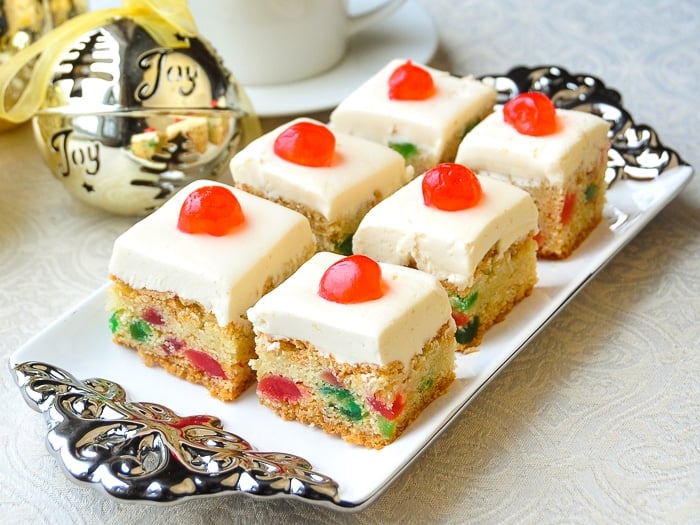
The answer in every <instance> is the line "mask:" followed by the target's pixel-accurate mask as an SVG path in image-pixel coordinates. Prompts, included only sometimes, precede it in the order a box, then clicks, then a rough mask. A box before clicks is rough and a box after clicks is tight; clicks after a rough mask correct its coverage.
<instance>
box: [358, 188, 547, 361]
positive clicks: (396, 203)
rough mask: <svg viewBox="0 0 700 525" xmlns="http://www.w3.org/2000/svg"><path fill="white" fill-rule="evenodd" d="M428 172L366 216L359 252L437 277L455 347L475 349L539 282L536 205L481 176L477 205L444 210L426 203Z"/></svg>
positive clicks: (360, 229) (522, 194)
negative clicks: (446, 301) (447, 304)
mask: <svg viewBox="0 0 700 525" xmlns="http://www.w3.org/2000/svg"><path fill="white" fill-rule="evenodd" d="M424 177H425V174H423V175H421V176H419V177H418V178H416V179H415V180H413V181H411V182H410V183H409V184H407V185H406V186H405V187H403V188H402V189H400V190H399V191H397V192H396V193H394V194H393V195H392V196H391V197H389V198H387V199H385V200H384V201H383V202H381V203H380V204H379V205H377V206H376V207H375V208H373V209H372V210H371V211H370V212H369V213H368V214H367V215H366V216H365V218H364V219H363V220H362V222H361V223H360V226H359V227H358V229H357V232H356V233H355V236H354V238H353V251H354V252H355V253H359V254H365V255H367V256H369V257H372V258H373V259H376V260H377V261H382V262H387V263H392V264H400V265H404V266H409V267H414V268H417V269H419V270H423V271H425V272H428V273H430V274H432V275H434V276H435V277H437V278H438V279H439V280H440V282H441V284H442V285H443V287H444V288H445V290H446V291H447V293H448V295H449V298H450V303H451V305H452V312H453V313H452V315H453V317H454V319H455V322H456V324H457V330H456V332H455V338H456V341H457V349H458V351H460V352H464V353H467V352H472V351H475V350H477V349H478V347H479V344H480V343H481V340H482V338H483V335H484V332H485V331H486V330H487V329H488V328H489V327H491V326H492V325H493V324H495V323H497V322H499V321H501V320H502V319H503V318H504V317H505V316H506V314H507V313H508V312H509V311H510V310H511V309H512V308H513V306H514V305H515V304H516V303H517V302H519V301H520V300H521V299H523V298H524V297H526V296H527V295H529V294H530V292H531V291H532V288H533V287H534V285H535V283H536V281H537V270H536V263H537V257H536V243H535V241H534V239H533V237H534V235H535V234H536V232H537V209H536V208H535V205H534V203H533V202H532V199H531V198H530V196H529V195H528V194H527V193H526V192H525V191H523V190H520V189H518V188H516V187H514V186H511V185H510V184H507V183H504V182H501V181H497V180H495V179H491V178H488V177H477V179H478V181H479V183H480V186H481V190H482V192H483V194H482V196H481V199H480V200H479V202H478V204H476V205H474V206H472V207H469V208H466V209H460V210H455V211H445V210H442V209H438V208H435V207H432V206H428V205H426V204H425V202H424V196H423V191H422V182H423V178H424Z"/></svg>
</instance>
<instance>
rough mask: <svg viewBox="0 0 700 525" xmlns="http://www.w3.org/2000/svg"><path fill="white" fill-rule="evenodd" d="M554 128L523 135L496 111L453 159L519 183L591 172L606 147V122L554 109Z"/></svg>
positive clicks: (551, 180)
mask: <svg viewBox="0 0 700 525" xmlns="http://www.w3.org/2000/svg"><path fill="white" fill-rule="evenodd" d="M556 114H557V131H556V132H555V133H553V134H551V135H543V136H539V137H534V136H530V135H523V134H521V133H518V131H517V130H516V129H515V128H514V127H513V126H511V125H510V124H507V123H506V122H505V121H504V120H503V112H502V111H501V110H498V111H496V112H494V113H493V114H491V115H490V116H489V117H488V118H486V119H484V120H483V121H482V122H481V123H480V124H478V125H477V126H476V127H475V128H474V129H472V130H471V131H470V132H469V133H467V135H466V136H465V137H464V139H463V140H462V143H461V144H460V146H459V150H458V151H457V157H456V160H455V162H458V163H460V164H464V165H465V166H468V167H470V168H471V169H473V170H475V171H476V170H478V171H482V170H484V171H488V172H492V173H494V174H500V175H502V176H505V177H507V178H508V179H510V180H512V181H518V184H519V185H528V184H530V185H532V184H536V185H539V184H540V183H541V182H542V181H543V180H547V181H549V183H550V184H552V185H557V186H561V185H563V184H565V183H566V182H567V181H568V180H569V179H571V177H573V176H574V175H575V174H576V173H577V172H580V171H583V172H588V171H590V170H592V169H593V168H594V167H595V166H596V165H597V164H598V163H599V162H600V160H601V158H604V155H605V153H606V152H607V149H608V127H609V125H608V123H607V122H606V121H605V120H604V119H602V118H600V117H598V116H596V115H592V114H590V113H584V112H582V111H575V110H565V109H557V110H556Z"/></svg>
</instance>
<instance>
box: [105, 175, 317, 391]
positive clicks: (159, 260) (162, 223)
mask: <svg viewBox="0 0 700 525" xmlns="http://www.w3.org/2000/svg"><path fill="white" fill-rule="evenodd" d="M206 187H222V188H226V189H228V190H229V191H230V192H231V193H232V194H233V195H234V196H235V197H236V199H237V201H238V202H239V204H240V207H241V210H242V212H243V216H244V222H243V223H242V224H240V225H238V226H237V227H236V228H235V229H233V230H232V231H230V232H228V233H226V234H225V235H221V236H215V235H210V234H208V233H186V232H184V231H180V229H178V226H177V224H178V218H179V214H180V209H181V207H182V205H183V202H184V201H185V199H186V198H187V197H188V196H189V195H190V194H191V193H193V192H194V191H196V190H198V189H200V188H206ZM314 249H315V247H314V239H313V235H312V233H311V228H310V226H309V223H308V221H307V220H306V219H305V218H304V217H303V216H302V215H300V214H298V213H296V212H294V211H292V210H288V209H287V208H284V207H282V206H279V205H277V204H274V203H271V202H269V201H266V200H264V199H260V198H258V197H255V196H254V195H249V194H247V193H245V192H243V191H240V190H236V189H235V188H232V187H230V186H227V185H224V184H220V183H216V182H213V181H205V180H201V181H196V182H193V183H191V184H189V185H188V186H186V187H185V188H183V189H182V190H180V191H179V192H178V193H176V194H175V195H174V196H173V197H172V198H171V199H170V200H169V201H168V202H166V203H165V204H164V205H163V206H162V207H161V208H159V209H158V210H156V211H155V212H154V213H153V214H151V215H149V216H148V217H146V218H144V219H142V220H141V221H139V222H137V223H136V224H135V225H134V226H132V227H131V228H130V229H128V230H127V231H126V232H125V233H123V234H122V235H121V236H120V237H118V238H117V240H116V241H115V243H114V248H113V252H112V257H111V259H110V262H109V274H110V278H111V279H112V281H113V285H112V286H111V287H110V289H109V292H108V301H107V303H108V304H107V308H108V311H109V312H110V314H111V318H110V326H111V329H112V333H113V339H114V341H115V342H117V343H119V344H121V345H124V346H126V347H129V348H132V349H135V350H137V351H138V353H139V355H140V356H141V357H142V358H143V360H144V361H145V363H146V364H148V365H159V366H161V367H163V368H164V369H165V370H167V371H168V372H170V373H172V374H174V375H176V376H179V377H181V378H183V379H186V380H188V381H191V382H194V383H198V384H202V385H204V386H205V387H206V388H207V389H208V390H209V392H210V393H211V394H212V395H213V396H215V397H217V398H219V399H222V400H225V401H228V400H232V399H235V398H236V397H237V396H238V395H239V394H240V393H241V392H242V391H243V390H244V389H245V388H246V387H247V386H248V385H250V384H251V383H252V382H253V380H254V373H253V371H252V370H251V368H250V366H249V364H248V361H249V360H250V359H252V358H253V357H254V356H255V352H254V347H255V342H254V336H253V330H252V325H251V324H250V322H249V321H248V319H247V317H246V310H247V309H248V308H249V307H250V306H252V305H253V304H254V303H255V302H256V301H257V300H258V299H259V298H260V297H261V296H262V295H263V294H264V293H265V292H267V291H269V290H270V289H271V288H273V287H274V286H276V285H277V284H279V283H280V282H281V281H283V280H284V279H285V278H286V277H287V276H289V275H290V274H291V273H292V272H293V271H294V270H296V268H297V267H298V266H299V265H301V264H302V262H304V261H305V260H306V259H308V258H309V257H310V256H311V255H312V254H313V252H314Z"/></svg>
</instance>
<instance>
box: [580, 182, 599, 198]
mask: <svg viewBox="0 0 700 525" xmlns="http://www.w3.org/2000/svg"><path fill="white" fill-rule="evenodd" d="M596 193H598V187H597V186H596V185H595V184H589V185H588V186H586V189H585V190H583V195H584V197H585V198H586V202H591V201H592V200H593V199H594V198H595V196H596Z"/></svg>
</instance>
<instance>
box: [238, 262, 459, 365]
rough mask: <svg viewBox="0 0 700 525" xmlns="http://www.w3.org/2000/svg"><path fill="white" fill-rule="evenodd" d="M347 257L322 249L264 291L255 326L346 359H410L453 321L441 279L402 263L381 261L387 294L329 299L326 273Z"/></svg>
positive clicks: (254, 314)
mask: <svg viewBox="0 0 700 525" xmlns="http://www.w3.org/2000/svg"><path fill="white" fill-rule="evenodd" d="M341 258H342V256H341V255H337V254H333V253H329V252H319V253H317V254H316V255H314V256H313V257H312V258H311V259H310V260H309V261H307V262H306V263H305V264H303V265H302V266H301V268H299V269H298V270H297V271H296V273H294V274H293V275H292V276H291V277H289V279H287V280H286V281H285V282H284V283H282V284H281V285H280V286H278V287H277V288H275V289H274V290H272V291H271V292H270V293H268V294H266V295H265V296H263V297H262V299H260V301H258V302H257V304H255V306H253V307H252V308H251V309H249V310H248V318H249V319H250V321H251V322H252V323H253V328H254V329H255V331H256V332H258V333H260V332H262V333H265V334H267V335H269V336H272V337H275V338H289V339H299V340H302V341H308V342H309V343H311V344H312V345H314V346H315V347H316V348H317V349H318V350H319V351H320V352H322V353H324V354H327V355H333V356H334V357H335V359H336V360H338V361H341V362H347V363H374V364H378V365H385V364H388V363H390V362H392V361H395V360H399V361H401V362H402V363H404V365H407V364H408V363H409V362H410V360H411V358H412V356H413V355H414V354H416V353H420V352H421V350H422V348H423V345H424V344H425V343H426V342H427V341H428V340H430V339H431V338H432V337H434V336H435V335H436V333H437V331H438V330H439V329H440V327H441V326H443V325H444V324H445V323H446V322H453V321H452V318H451V307H450V302H449V299H448V298H447V293H446V292H445V291H444V290H443V289H442V287H441V286H440V284H439V282H438V281H437V279H435V277H433V276H431V275H428V274H426V273H424V272H420V271H418V270H414V269H411V268H404V267H401V266H396V265H389V264H382V263H380V267H381V270H382V279H383V283H384V295H383V296H382V297H381V298H379V299H376V300H373V301H367V302H362V303H354V304H340V303H335V302H332V301H328V300H326V299H323V298H322V297H321V296H319V295H318V287H319V283H320V280H321V277H322V276H323V273H324V272H325V271H326V269H327V268H328V267H329V266H330V265H331V264H333V263H334V262H336V261H337V260H339V259H341Z"/></svg>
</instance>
